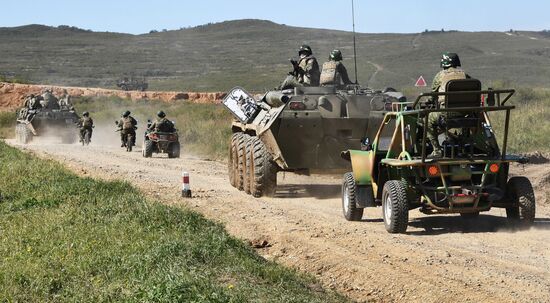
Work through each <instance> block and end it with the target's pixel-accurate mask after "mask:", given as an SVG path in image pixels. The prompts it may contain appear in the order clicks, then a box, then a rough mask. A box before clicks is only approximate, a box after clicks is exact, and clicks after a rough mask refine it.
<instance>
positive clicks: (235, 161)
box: [227, 133, 242, 188]
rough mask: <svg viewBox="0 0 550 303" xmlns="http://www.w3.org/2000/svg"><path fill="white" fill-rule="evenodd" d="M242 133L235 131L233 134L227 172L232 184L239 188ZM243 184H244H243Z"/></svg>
mask: <svg viewBox="0 0 550 303" xmlns="http://www.w3.org/2000/svg"><path fill="white" fill-rule="evenodd" d="M241 137H242V133H234V134H233V135H232V136H231V142H230V143H229V161H228V163H227V174H228V176H229V183H230V184H231V186H233V187H236V188H238V187H239V183H242V182H239V181H238V179H239V178H240V176H239V153H238V149H239V140H241ZM241 186H242V185H241Z"/></svg>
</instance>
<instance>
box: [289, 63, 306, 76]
mask: <svg viewBox="0 0 550 303" xmlns="http://www.w3.org/2000/svg"><path fill="white" fill-rule="evenodd" d="M288 61H290V64H292V67H293V69H292V71H291V72H289V73H288V74H289V75H292V76H294V77H298V76H301V75H303V74H304V71H303V70H302V69H301V68H300V65H299V64H298V61H296V60H294V59H288Z"/></svg>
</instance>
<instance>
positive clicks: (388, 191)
mask: <svg viewBox="0 0 550 303" xmlns="http://www.w3.org/2000/svg"><path fill="white" fill-rule="evenodd" d="M382 216H383V217H384V226H385V227H386V230H387V231H388V232H389V233H392V234H396V233H405V232H406V231H407V225H408V224H409V205H408V201H407V186H406V183H405V182H403V181H398V180H391V181H388V182H386V184H384V189H383V191H382Z"/></svg>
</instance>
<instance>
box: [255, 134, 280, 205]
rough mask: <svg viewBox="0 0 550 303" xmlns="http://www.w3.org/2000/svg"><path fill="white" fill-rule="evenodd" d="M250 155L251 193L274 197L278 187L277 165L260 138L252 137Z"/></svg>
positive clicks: (256, 195)
mask: <svg viewBox="0 0 550 303" xmlns="http://www.w3.org/2000/svg"><path fill="white" fill-rule="evenodd" d="M249 155H250V157H249V159H250V161H249V163H250V179H249V180H250V192H251V194H252V195H253V196H254V197H256V198H258V197H261V196H268V197H272V196H273V195H275V190H276V188H277V166H276V164H275V163H274V162H273V157H271V154H270V153H269V152H268V150H267V148H266V147H265V145H264V143H263V142H262V141H261V140H260V138H258V137H251V139H250V153H249Z"/></svg>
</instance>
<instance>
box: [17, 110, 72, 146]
mask: <svg viewBox="0 0 550 303" xmlns="http://www.w3.org/2000/svg"><path fill="white" fill-rule="evenodd" d="M78 120H79V117H78V115H77V114H76V113H75V112H74V110H70V109H68V108H59V107H56V108H51V107H47V108H40V109H34V110H32V109H31V110H29V109H27V108H23V109H20V110H19V113H18V116H17V122H16V125H15V137H16V139H17V141H18V142H19V143H22V144H27V143H29V142H31V141H32V139H33V137H35V136H38V137H41V136H44V137H58V138H60V139H61V142H62V143H65V144H72V143H74V142H76V139H77V135H78V132H77V129H76V123H78Z"/></svg>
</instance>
